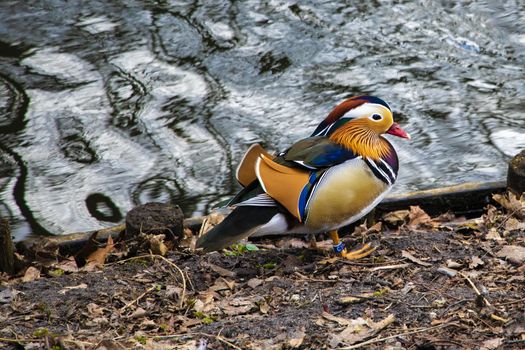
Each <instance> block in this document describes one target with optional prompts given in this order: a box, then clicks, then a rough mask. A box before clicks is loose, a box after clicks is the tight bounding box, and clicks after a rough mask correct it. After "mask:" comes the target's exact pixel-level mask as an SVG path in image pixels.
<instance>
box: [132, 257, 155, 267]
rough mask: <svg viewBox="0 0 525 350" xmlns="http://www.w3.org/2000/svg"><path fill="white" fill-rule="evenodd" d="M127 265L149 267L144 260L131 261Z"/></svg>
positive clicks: (147, 262)
mask: <svg viewBox="0 0 525 350" xmlns="http://www.w3.org/2000/svg"><path fill="white" fill-rule="evenodd" d="M128 264H131V265H140V266H143V267H146V266H149V264H150V262H149V261H148V260H146V259H131V260H130V261H128Z"/></svg>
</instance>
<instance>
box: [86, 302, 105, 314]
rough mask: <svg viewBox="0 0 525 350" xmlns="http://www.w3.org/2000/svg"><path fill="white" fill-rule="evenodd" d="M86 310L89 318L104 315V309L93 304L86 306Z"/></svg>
mask: <svg viewBox="0 0 525 350" xmlns="http://www.w3.org/2000/svg"><path fill="white" fill-rule="evenodd" d="M86 308H87V310H88V312H89V314H90V315H91V316H102V315H103V314H104V308H102V307H100V306H98V305H97V304H95V303H89V304H87V306H86Z"/></svg>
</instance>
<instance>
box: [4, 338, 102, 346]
mask: <svg viewBox="0 0 525 350" xmlns="http://www.w3.org/2000/svg"><path fill="white" fill-rule="evenodd" d="M42 341H44V339H43V338H0V342H3V343H32V342H42ZM62 341H63V342H66V343H76V344H82V345H95V343H90V342H87V341H81V340H72V339H62Z"/></svg>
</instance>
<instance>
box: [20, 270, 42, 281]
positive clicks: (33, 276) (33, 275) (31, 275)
mask: <svg viewBox="0 0 525 350" xmlns="http://www.w3.org/2000/svg"><path fill="white" fill-rule="evenodd" d="M39 278H40V270H39V269H37V268H35V267H33V266H29V267H28V268H27V270H26V273H25V274H24V277H22V282H31V281H34V280H37V279H39Z"/></svg>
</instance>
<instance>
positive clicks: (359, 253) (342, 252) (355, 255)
mask: <svg viewBox="0 0 525 350" xmlns="http://www.w3.org/2000/svg"><path fill="white" fill-rule="evenodd" d="M329 233H330V238H331V239H332V241H333V242H334V251H335V252H336V254H338V255H339V256H340V257H342V258H345V259H348V260H357V259H361V258H364V257H365V256H368V255H370V254H372V253H373V252H374V251H375V250H376V248H375V247H370V244H368V243H366V244H365V245H364V246H363V247H362V248H359V249H357V250H353V251H351V252H349V251H348V250H346V248H345V246H344V244H343V242H341V240H340V239H339V234H338V233H337V230H334V231H330V232H329Z"/></svg>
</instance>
